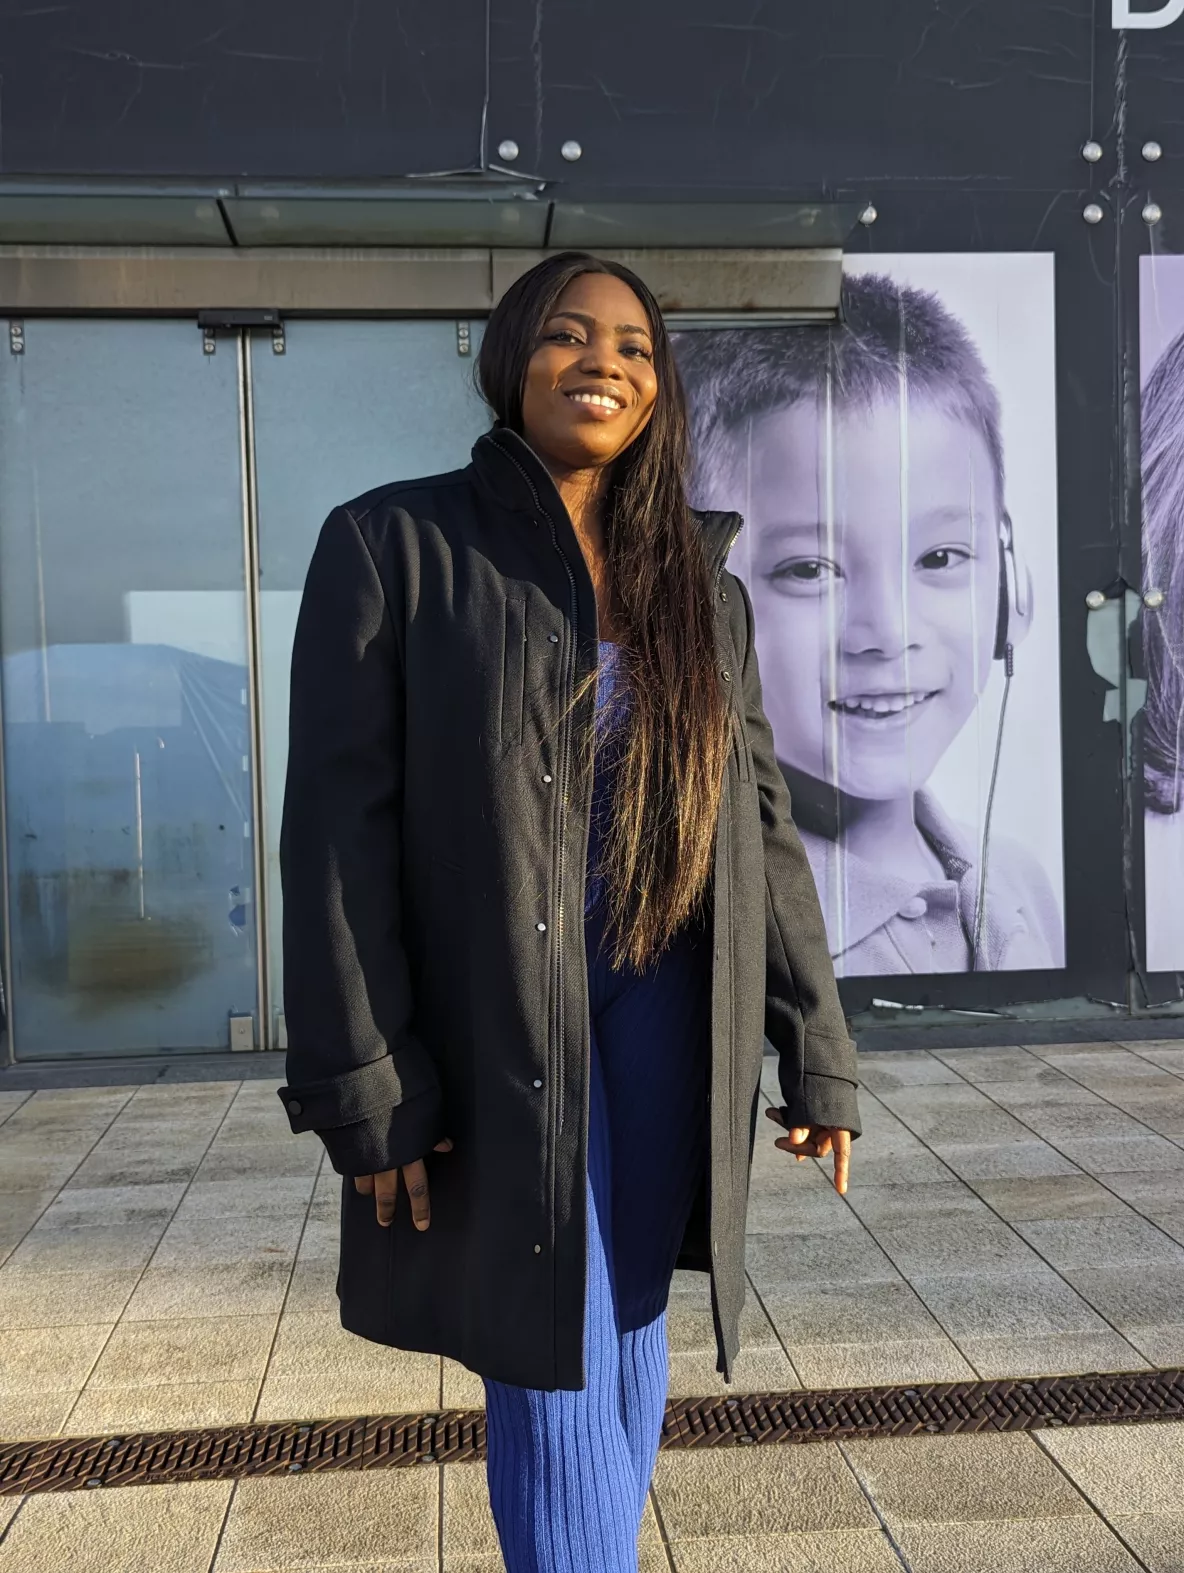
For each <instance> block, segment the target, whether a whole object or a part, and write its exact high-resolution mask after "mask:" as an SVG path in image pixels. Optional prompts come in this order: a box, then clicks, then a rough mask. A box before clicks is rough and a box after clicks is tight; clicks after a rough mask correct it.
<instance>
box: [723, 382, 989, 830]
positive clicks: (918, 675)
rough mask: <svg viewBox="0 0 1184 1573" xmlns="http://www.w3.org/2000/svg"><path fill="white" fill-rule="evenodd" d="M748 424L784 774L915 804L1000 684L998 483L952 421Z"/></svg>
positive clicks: (925, 412) (756, 539) (752, 540)
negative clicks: (987, 688)
mask: <svg viewBox="0 0 1184 1573" xmlns="http://www.w3.org/2000/svg"><path fill="white" fill-rule="evenodd" d="M827 447H828V443H827V434H826V416H825V411H824V410H823V409H821V408H820V407H818V406H816V405H814V404H812V403H810V404H798V405H793V406H791V407H789V408H786V409H782V410H776V411H773V412H771V413H770V414H767V415H765V416H763V417H761V418H760V419H759V420H758V421H755V422H754V423H753V425H752V430H751V463H750V466H749V489H748V499H747V529H746V533H747V534H748V535H749V540H748V548H749V552H750V554H751V558H750V562H751V567H750V574H749V580H750V589H751V593H752V600H753V606H754V610H755V614H756V635H757V650H758V654H759V657H760V663H761V681H762V686H763V690H764V700H765V710H766V713H767V714H768V717H769V721H770V723H771V724H772V727H773V733H774V737H775V739H776V743H777V752H778V755H779V756H780V757H781V758H782V759H783V760H784V761H785V762H786V763H787V764H789V765H793V766H794V767H795V768H797V769H798V770H801V771H804V772H805V773H806V774H808V775H810V776H813V777H814V778H815V779H816V780H819V781H826V782H829V783H831V784H832V785H835V786H837V787H838V788H839V789H840V790H841V791H842V792H844V793H845V794H847V795H849V796H852V797H856V798H863V799H869V800H882V799H888V798H897V797H902V796H906V795H907V796H911V795H912V793H914V792H915V791H916V790H917V788H918V787H920V786H921V785H923V783H924V782H925V781H926V780H927V779H928V777H929V776H930V774H931V773H932V771H933V768H934V766H935V765H936V764H937V762H938V760H939V759H940V758H941V756H942V755H943V754H944V753H945V751H946V749H947V748H948V747H949V746H950V744H951V743H952V742H953V740H954V738H955V736H956V735H957V734H958V732H959V731H960V730H961V728H962V726H963V725H964V724H965V722H966V720H967V718H968V717H969V716H970V714H971V712H972V711H973V709H974V707H975V704H976V702H977V700H978V696H979V694H980V693H981V692H982V690H983V687H984V685H985V683H986V681H987V678H988V676H989V675H990V669H991V659H992V655H993V652H994V646H995V627H996V619H997V614H998V595H999V523H998V506H999V505H998V501H997V498H996V486H995V475H994V470H993V467H992V464H991V459H990V455H989V453H988V451H987V446H986V443H985V442H984V441H983V439H982V437H981V436H980V435H979V434H978V433H977V432H976V431H974V430H973V428H972V427H971V426H970V425H968V424H967V423H966V422H965V421H964V420H962V419H960V418H959V416H958V415H957V414H950V413H947V412H945V411H943V410H941V409H939V408H938V407H937V406H936V405H934V404H932V403H929V402H924V403H916V402H912V403H910V404H909V406H908V409H907V412H905V414H904V418H903V419H902V411H901V407H900V405H899V404H898V403H897V402H896V401H895V400H894V399H890V398H885V399H878V400H876V402H875V403H874V404H873V405H872V406H871V407H870V408H865V409H851V410H845V409H837V410H835V411H834V413H833V415H832V418H831V439H830V444H829V447H830V452H829V455H828V452H827Z"/></svg>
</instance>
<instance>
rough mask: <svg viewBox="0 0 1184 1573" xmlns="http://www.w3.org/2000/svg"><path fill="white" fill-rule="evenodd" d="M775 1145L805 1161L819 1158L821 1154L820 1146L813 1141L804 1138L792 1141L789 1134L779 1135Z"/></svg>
mask: <svg viewBox="0 0 1184 1573" xmlns="http://www.w3.org/2000/svg"><path fill="white" fill-rule="evenodd" d="M773 1145H774V1147H780V1148H781V1151H782V1152H788V1153H791V1154H792V1155H793V1157H795V1158H797V1159H798V1160H799V1161H804V1160H805V1159H807V1158H818V1157H820V1156H821V1154H820V1153H819V1151H818V1148H817V1147H816V1146H815V1144H814V1143H813V1142H812V1141H806V1140H802V1141H800V1142H795V1141H792V1140H791V1139H790V1137H788V1136H779V1137H778V1138H777V1140H776V1141H775V1142H774V1143H773Z"/></svg>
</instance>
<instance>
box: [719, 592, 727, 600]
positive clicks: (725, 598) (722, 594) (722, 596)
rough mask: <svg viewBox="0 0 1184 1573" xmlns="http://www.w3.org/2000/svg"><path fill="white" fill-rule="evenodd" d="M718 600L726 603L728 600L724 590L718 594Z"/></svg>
mask: <svg viewBox="0 0 1184 1573" xmlns="http://www.w3.org/2000/svg"><path fill="white" fill-rule="evenodd" d="M719 598H720V600H721V601H726V600H727V598H728V592H727V591H726V590H721V591H720V592H719Z"/></svg>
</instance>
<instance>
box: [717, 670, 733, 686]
mask: <svg viewBox="0 0 1184 1573" xmlns="http://www.w3.org/2000/svg"><path fill="white" fill-rule="evenodd" d="M720 676H721V677H722V678H723V680H724V682H725V683H730V682H731V681H732V674H731V672H721V673H720Z"/></svg>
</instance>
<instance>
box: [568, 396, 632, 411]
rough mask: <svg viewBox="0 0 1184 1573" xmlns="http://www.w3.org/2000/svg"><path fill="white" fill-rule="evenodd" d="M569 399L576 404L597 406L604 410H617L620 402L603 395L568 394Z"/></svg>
mask: <svg viewBox="0 0 1184 1573" xmlns="http://www.w3.org/2000/svg"><path fill="white" fill-rule="evenodd" d="M568 398H569V399H574V400H575V402H576V403H577V404H599V405H601V406H602V407H603V408H604V409H606V410H619V409H620V408H621V401H620V400H619V399H613V398H610V397H609V396H608V394H605V393H569V394H568Z"/></svg>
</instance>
